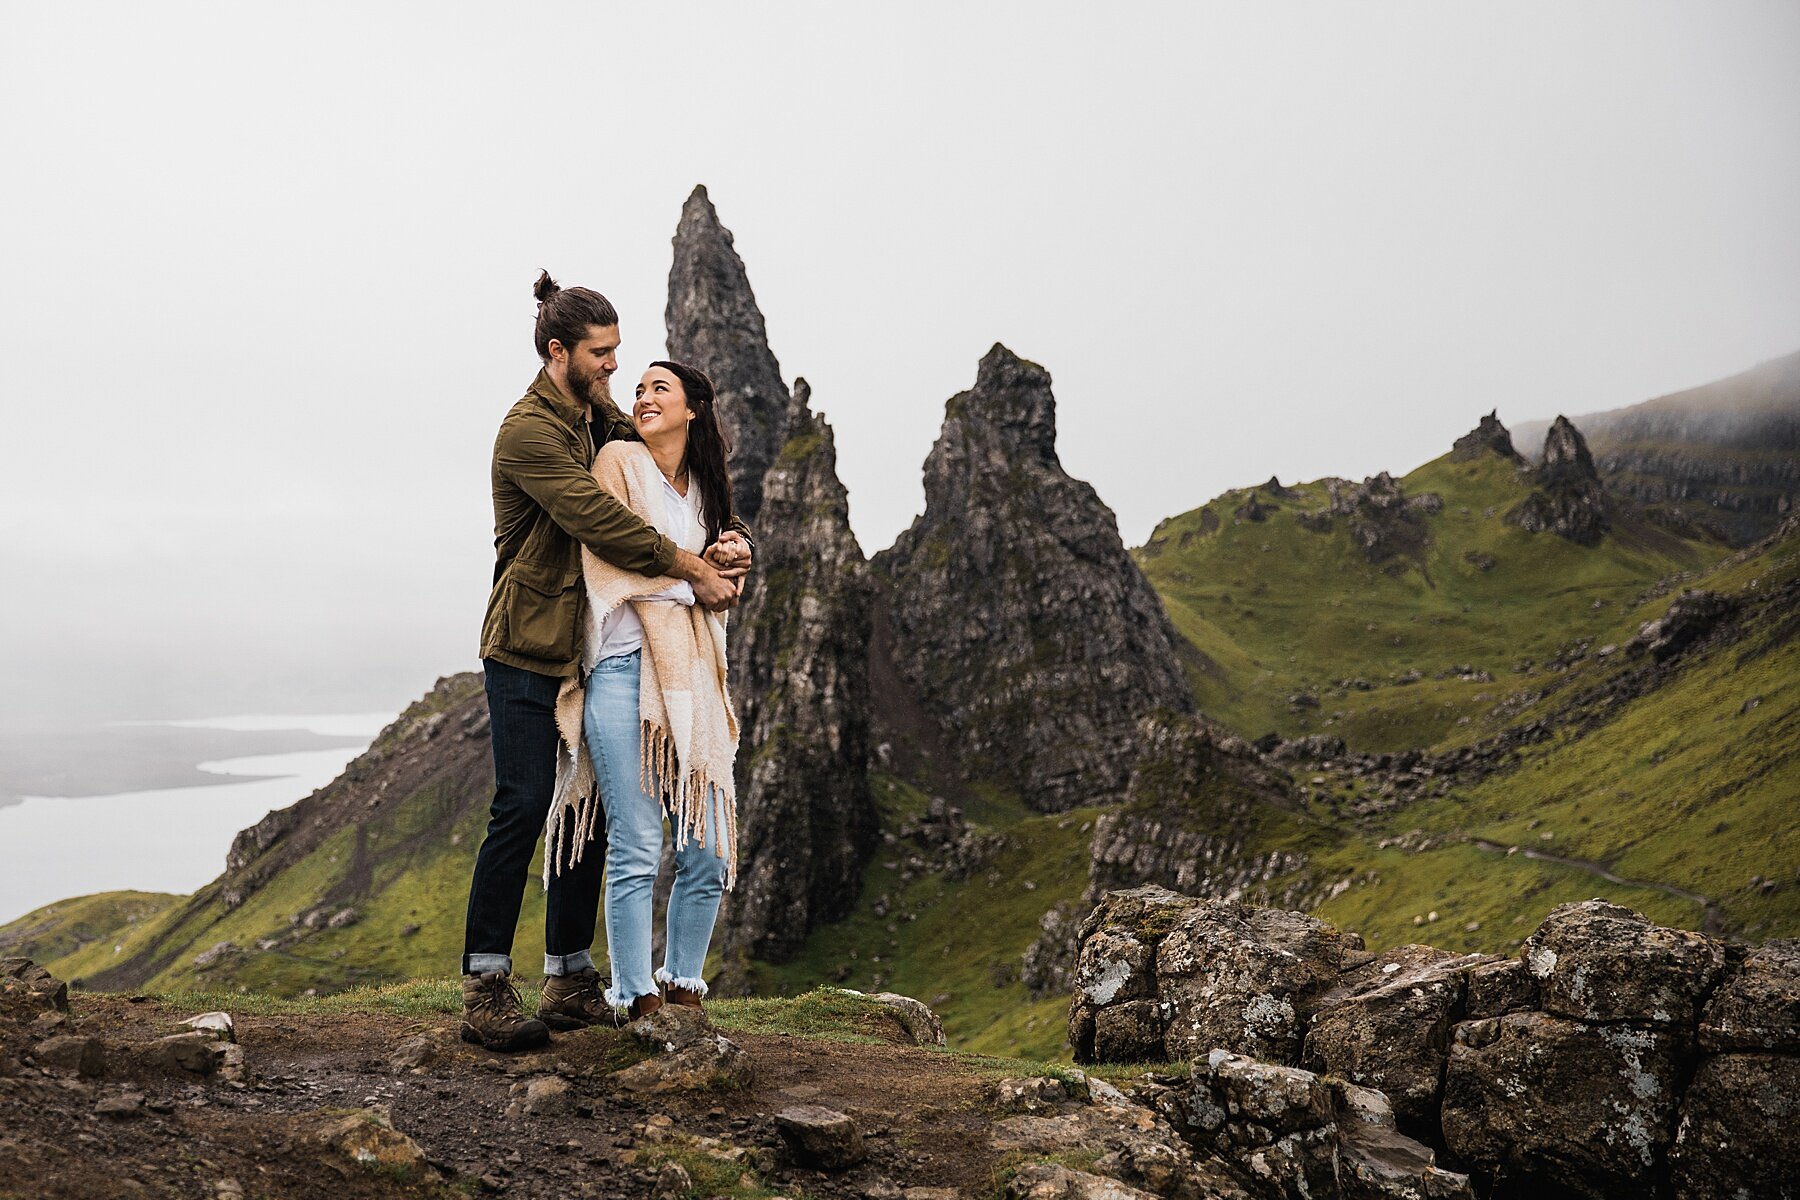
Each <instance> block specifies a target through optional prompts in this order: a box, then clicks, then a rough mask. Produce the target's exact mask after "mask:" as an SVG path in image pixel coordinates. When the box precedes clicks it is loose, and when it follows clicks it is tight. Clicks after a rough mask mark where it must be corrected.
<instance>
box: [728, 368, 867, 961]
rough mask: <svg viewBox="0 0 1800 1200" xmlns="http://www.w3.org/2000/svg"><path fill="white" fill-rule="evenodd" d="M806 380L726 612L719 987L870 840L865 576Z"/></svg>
mask: <svg viewBox="0 0 1800 1200" xmlns="http://www.w3.org/2000/svg"><path fill="white" fill-rule="evenodd" d="M810 397H811V390H810V389H809V388H808V387H807V386H806V381H805V380H798V381H796V383H795V386H794V398H793V402H792V404H791V405H790V407H789V410H788V413H787V417H786V421H785V424H786V425H787V427H788V429H789V430H790V431H791V433H792V436H790V437H789V439H788V441H787V443H786V444H785V445H784V446H783V447H782V449H781V453H780V455H779V456H778V457H777V459H776V461H775V463H774V465H773V466H772V467H771V468H770V469H769V473H768V475H767V476H766V477H765V479H764V481H763V485H764V490H763V507H762V515H761V518H760V519H759V521H758V523H757V530H756V533H757V558H758V562H757V570H756V576H755V578H754V580H753V581H752V582H751V584H750V586H749V588H748V589H747V591H746V594H745V598H744V602H743V605H742V606H741V608H740V609H739V612H738V613H737V615H736V616H735V617H734V619H733V620H732V622H731V636H730V642H729V645H730V655H731V666H732V698H733V700H734V701H735V703H736V704H737V707H738V720H739V724H740V727H741V729H742V730H743V736H742V746H743V751H742V752H741V753H740V754H739V756H738V882H737V887H736V888H735V889H734V891H733V892H731V893H730V894H729V895H728V897H727V899H726V905H725V910H724V912H723V913H722V921H721V928H720V934H721V938H720V949H721V952H722V955H723V958H724V961H725V964H726V973H725V976H724V977H723V978H722V980H721V983H722V985H723V986H724V988H725V989H726V990H727V991H730V990H735V988H736V985H737V984H738V983H739V982H740V981H739V980H737V979H736V974H735V971H734V969H733V968H734V967H736V966H737V965H739V964H741V963H742V962H743V961H744V959H745V958H747V957H755V958H759V959H763V960H766V961H770V962H785V961H787V960H788V959H790V958H792V957H793V956H794V954H795V953H797V952H798V951H799V949H800V947H801V946H802V945H803V944H804V943H805V941H806V936H807V934H808V933H809V932H810V931H811V930H812V929H813V928H814V927H815V926H817V925H819V924H821V923H824V922H827V921H834V920H838V919H840V918H842V917H843V916H845V915H846V914H847V913H848V912H849V911H850V909H851V906H852V905H854V904H855V902H856V897H857V893H858V891H859V889H860V887H861V883H862V872H863V866H864V864H865V863H866V862H867V861H868V858H869V855H870V854H871V853H872V852H873V850H874V847H875V844H876V840H877V837H878V816H877V813H876V811H875V805H874V802H873V800H872V799H871V798H870V795H869V782H868V774H867V771H868V759H869V707H870V706H869V674H868V640H869V606H870V600H871V596H870V586H871V585H870V579H869V574H868V567H867V565H866V564H865V563H864V561H863V556H862V550H861V548H860V547H859V546H858V545H857V542H856V537H855V535H854V534H852V533H851V532H850V519H849V504H848V499H847V495H846V493H845V490H844V485H843V483H842V482H841V481H840V480H839V479H838V475H837V454H836V449H835V446H834V443H833V440H832V434H831V427H830V426H829V425H827V424H826V423H825V419H824V418H823V417H820V416H817V415H815V414H814V413H813V412H812V411H811V409H810V407H809V401H810Z"/></svg>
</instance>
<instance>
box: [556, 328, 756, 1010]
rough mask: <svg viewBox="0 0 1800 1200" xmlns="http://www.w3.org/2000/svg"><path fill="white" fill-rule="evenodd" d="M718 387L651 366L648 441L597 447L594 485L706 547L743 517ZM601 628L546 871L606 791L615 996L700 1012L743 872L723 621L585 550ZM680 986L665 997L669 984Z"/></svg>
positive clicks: (578, 699)
mask: <svg viewBox="0 0 1800 1200" xmlns="http://www.w3.org/2000/svg"><path fill="white" fill-rule="evenodd" d="M714 410H715V401H714V395H713V386H712V381H711V380H710V379H708V378H707V377H706V375H705V373H703V372H701V371H699V370H697V369H695V368H693V367H690V366H687V365H685V364H682V363H674V362H657V363H653V364H651V366H650V369H649V370H647V371H645V372H644V377H643V379H642V381H641V382H639V384H638V387H637V400H636V403H635V405H634V406H633V409H632V417H633V420H634V421H635V423H636V426H637V431H638V435H639V436H640V437H641V438H643V441H641V442H633V441H625V440H617V441H612V442H608V443H607V444H606V445H605V446H602V447H601V448H600V452H599V454H598V455H597V456H596V458H595V460H594V476H595V478H596V479H598V480H599V481H600V484H601V486H602V487H604V488H606V489H607V490H608V491H609V492H612V493H613V494H614V495H615V496H617V497H618V498H619V499H620V500H621V501H622V502H623V503H624V504H625V505H626V507H628V508H630V509H631V510H632V511H633V512H635V513H637V514H638V515H639V516H641V517H643V518H644V519H645V520H646V521H648V522H649V523H650V524H652V525H654V526H656V527H657V529H659V530H660V531H662V532H663V533H665V534H667V535H668V536H669V537H671V538H673V539H674V540H675V542H676V544H677V545H679V546H681V547H682V548H684V549H687V550H690V551H692V552H693V553H695V554H699V553H701V552H702V550H703V549H704V548H705V547H707V546H710V545H712V544H713V543H714V542H715V541H717V540H718V537H719V531H720V530H721V529H722V528H723V527H724V526H725V524H726V523H727V522H728V521H729V520H730V518H731V478H730V476H729V475H728V474H727V473H726V469H725V456H726V454H727V453H728V451H729V446H728V445H727V443H726V441H725V436H724V434H723V432H722V431H721V430H720V428H719V421H718V414H717V413H716V412H715V411H714ZM581 557H582V571H583V575H584V577H585V582H586V585H587V590H588V600H589V604H588V614H589V615H588V628H587V630H586V647H587V651H586V655H585V656H584V661H583V669H584V671H585V673H586V682H585V693H584V691H583V686H582V685H580V684H573V685H565V688H564V694H563V696H562V697H561V698H560V699H559V700H558V705H557V709H558V724H559V725H560V726H561V727H562V730H563V737H564V742H565V745H566V746H569V747H572V748H574V750H575V753H574V763H573V766H574V771H573V775H572V776H571V777H570V779H569V780H568V784H569V786H568V787H567V788H565V790H564V792H563V797H564V798H563V799H561V800H560V801H559V803H558V804H557V806H556V807H555V809H554V810H553V815H552V818H551V824H550V831H549V836H548V837H547V839H546V858H547V859H548V860H549V863H548V864H547V868H546V869H547V870H550V869H562V868H563V867H565V866H566V865H569V863H571V862H572V861H573V860H574V859H575V858H578V857H579V855H580V851H581V847H582V846H584V845H585V844H586V843H587V842H588V841H589V839H590V838H591V836H592V832H593V826H594V821H595V818H596V815H597V814H596V812H595V808H596V806H595V785H596V784H597V785H598V800H599V805H598V807H599V808H600V809H602V810H603V811H604V813H605V820H606V836H607V848H606V885H605V902H606V942H607V953H608V955H609V957H610V958H611V960H612V978H613V983H612V987H611V988H610V989H609V990H608V991H607V993H606V999H607V1001H608V1002H609V1003H611V1004H612V1005H613V1006H614V1007H615V1008H623V1009H625V1010H626V1011H627V1013H628V1015H629V1017H630V1019H632V1020H636V1019H637V1018H638V1017H641V1016H644V1015H645V1014H647V1013H651V1012H654V1011H656V1009H658V1008H660V1007H662V1004H663V1002H664V1000H665V999H666V1000H667V1001H668V1002H669V1003H672V1004H684V1005H688V1006H691V1007H694V1008H699V1007H701V998H702V997H703V996H705V995H706V992H707V986H706V981H705V979H704V978H702V973H703V971H704V969H705V963H706V950H707V945H708V943H709V942H710V941H711V940H712V930H713V923H714V921H715V919H716V918H717V916H718V912H719V900H720V897H721V895H722V893H723V891H724V890H725V889H727V888H729V887H730V886H731V885H732V883H733V882H734V877H735V874H736V865H737V863H736V853H737V820H736V797H735V794H734V789H733V786H732V765H733V760H734V759H735V757H736V754H737V740H738V728H737V718H736V716H735V715H734V714H733V713H732V711H731V698H730V695H729V693H728V691H727V690H726V686H725V621H724V617H723V616H722V615H720V614H716V613H711V612H707V611H706V610H705V609H703V608H700V607H697V606H696V605H695V604H694V594H693V590H692V588H691V586H690V585H689V584H687V583H683V582H681V581H678V580H674V579H670V578H667V577H658V578H650V577H647V576H643V575H635V574H632V573H631V572H628V571H622V570H620V569H618V568H617V567H613V566H611V565H610V564H608V563H606V562H604V561H602V560H601V559H598V558H596V557H595V556H594V555H592V554H590V553H588V552H587V551H586V550H583V552H582V556H581ZM665 811H666V812H667V814H668V816H669V817H670V820H671V822H672V824H673V826H674V832H675V885H674V888H673V890H672V891H671V892H670V894H669V906H668V916H667V930H666V936H665V939H664V952H663V964H662V966H660V967H658V968H656V969H655V971H652V970H651V950H650V944H651V934H650V931H651V921H652V914H651V896H652V891H653V889H654V887H655V883H656V869H657V864H658V862H659V861H660V859H661V857H662V839H663V816H664V813H665ZM659 984H660V985H664V986H666V988H667V991H666V993H665V992H664V991H663V990H662V988H660V987H659V986H658V985H659Z"/></svg>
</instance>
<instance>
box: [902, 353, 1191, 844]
mask: <svg viewBox="0 0 1800 1200" xmlns="http://www.w3.org/2000/svg"><path fill="white" fill-rule="evenodd" d="M875 564H876V568H877V569H878V571H879V572H880V573H881V575H882V577H883V578H884V579H885V581H886V582H887V585H888V588H889V593H890V594H889V597H888V612H889V619H890V622H891V629H892V639H893V642H892V660H893V664H892V665H893V667H894V668H895V670H896V672H897V674H898V676H899V678H900V679H901V680H902V681H903V682H904V684H905V685H906V686H907V687H908V688H909V689H910V690H911V692H912V694H913V695H914V696H915V697H916V698H917V700H918V702H919V704H920V706H921V707H922V710H923V711H924V713H926V714H928V716H927V719H928V720H929V721H930V722H931V723H932V724H933V726H934V727H935V732H936V733H937V734H938V735H940V736H941V744H942V745H943V747H944V748H945V749H946V751H947V752H948V753H949V754H951V755H952V756H953V757H954V758H955V759H956V760H957V762H958V764H959V765H960V769H961V772H962V773H963V774H964V775H965V776H967V777H968V778H971V779H978V780H982V779H985V780H992V781H994V782H996V783H998V784H999V785H1000V786H1002V787H1005V788H1008V789H1010V790H1016V791H1017V792H1018V793H1019V795H1020V796H1021V797H1022V798H1023V799H1024V801H1025V803H1027V804H1028V805H1030V806H1031V807H1033V808H1036V809H1039V810H1040V811H1046V812H1054V811H1059V810H1062V809H1066V808H1069V807H1071V806H1074V805H1077V804H1092V803H1099V802H1103V801H1108V800H1115V799H1117V798H1118V797H1119V796H1120V795H1122V794H1123V792H1124V789H1125V781H1126V777H1127V775H1128V773H1129V770H1130V763H1131V761H1132V759H1133V758H1134V757H1135V754H1136V749H1137V747H1136V743H1135V736H1134V734H1135V727H1136V723H1137V720H1138V718H1140V717H1142V716H1144V715H1145V714H1146V713H1149V712H1151V711H1152V710H1155V709H1159V708H1162V709H1169V710H1173V711H1175V712H1187V711H1190V710H1191V709H1192V707H1193V700H1192V697H1191V695H1190V693H1189V691H1188V688H1187V684H1186V682H1185V681H1184V680H1183V678H1182V675H1181V670H1180V668H1179V666H1178V664H1177V661H1176V657H1175V644H1176V642H1175V635H1174V633H1173V631H1172V630H1171V629H1170V627H1169V622H1168V618H1167V617H1166V616H1165V615H1164V613H1163V609H1162V603H1161V601H1159V600H1158V599H1157V597H1156V593H1155V592H1154V591H1152V590H1151V588H1150V585H1149V583H1148V582H1147V581H1146V580H1145V579H1144V576H1143V574H1142V572H1140V571H1139V570H1138V568H1137V565H1136V564H1135V563H1133V562H1132V560H1131V557H1130V556H1129V555H1128V554H1127V553H1126V551H1125V547H1124V545H1123V544H1122V543H1121V542H1120V540H1119V533H1118V525H1117V522H1116V520H1115V519H1114V517H1113V514H1112V512H1111V510H1109V509H1108V508H1107V507H1106V506H1105V505H1104V504H1102V503H1101V502H1100V498H1099V497H1098V496H1096V495H1095V494H1094V489H1093V488H1091V487H1089V486H1088V485H1087V484H1085V483H1082V482H1080V481H1079V480H1075V479H1071V478H1070V477H1069V476H1068V475H1067V474H1066V473H1065V472H1064V471H1063V469H1062V465H1061V463H1060V462H1059V461H1058V460H1057V457H1056V401H1055V398H1054V397H1053V396H1052V394H1051V391H1050V376H1049V373H1048V372H1046V371H1045V370H1044V369H1043V368H1042V367H1040V366H1038V365H1036V364H1035V363H1029V362H1026V361H1024V360H1022V359H1020V358H1019V357H1017V356H1016V355H1014V354H1013V353H1012V352H1011V351H1009V350H1007V349H1006V348H1005V347H1004V346H995V347H994V348H993V349H992V350H990V351H989V352H988V354H987V356H986V357H985V358H983V359H982V360H981V366H980V370H979V372H978V374H977V376H976V381H975V387H974V389H973V390H971V391H967V392H963V393H961V394H959V395H957V396H955V397H953V398H952V399H951V400H950V402H949V404H948V405H947V406H946V409H945V414H944V427H943V432H942V434H941V435H940V436H939V437H938V440H937V444H936V445H935V446H933V447H932V451H931V455H930V457H929V458H927V459H926V461H925V512H924V515H922V516H920V517H919V518H918V519H917V520H916V521H914V522H913V525H912V528H910V529H908V530H907V531H906V532H905V533H903V534H902V535H901V536H900V538H899V540H898V541H897V542H896V543H895V544H894V545H893V547H892V548H891V549H889V550H886V551H884V552H882V553H881V554H879V555H877V556H876V558H875Z"/></svg>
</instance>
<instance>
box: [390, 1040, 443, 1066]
mask: <svg viewBox="0 0 1800 1200" xmlns="http://www.w3.org/2000/svg"><path fill="white" fill-rule="evenodd" d="M437 1060H438V1047H437V1043H436V1042H435V1041H433V1040H432V1038H431V1035H430V1034H428V1033H421V1034H418V1035H417V1036H414V1037H409V1038H407V1039H406V1040H405V1041H404V1042H401V1043H400V1044H399V1045H398V1046H395V1047H394V1052H393V1053H392V1054H390V1055H388V1066H389V1067H390V1068H392V1069H393V1070H395V1071H423V1070H424V1069H425V1068H426V1067H429V1066H430V1065H431V1064H432V1063H434V1062H436V1061H437Z"/></svg>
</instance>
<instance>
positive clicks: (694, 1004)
mask: <svg viewBox="0 0 1800 1200" xmlns="http://www.w3.org/2000/svg"><path fill="white" fill-rule="evenodd" d="M663 998H664V999H665V1000H667V1001H668V1002H669V1003H670V1004H679V1005H681V1006H683V1007H684V1008H698V1009H702V1010H704V1009H705V1007H706V1006H705V1005H703V1004H701V1003H700V993H699V992H697V991H695V990H694V989H693V988H684V987H676V986H675V985H674V984H672V983H671V984H670V985H668V987H667V988H666V989H664V991H663Z"/></svg>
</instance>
